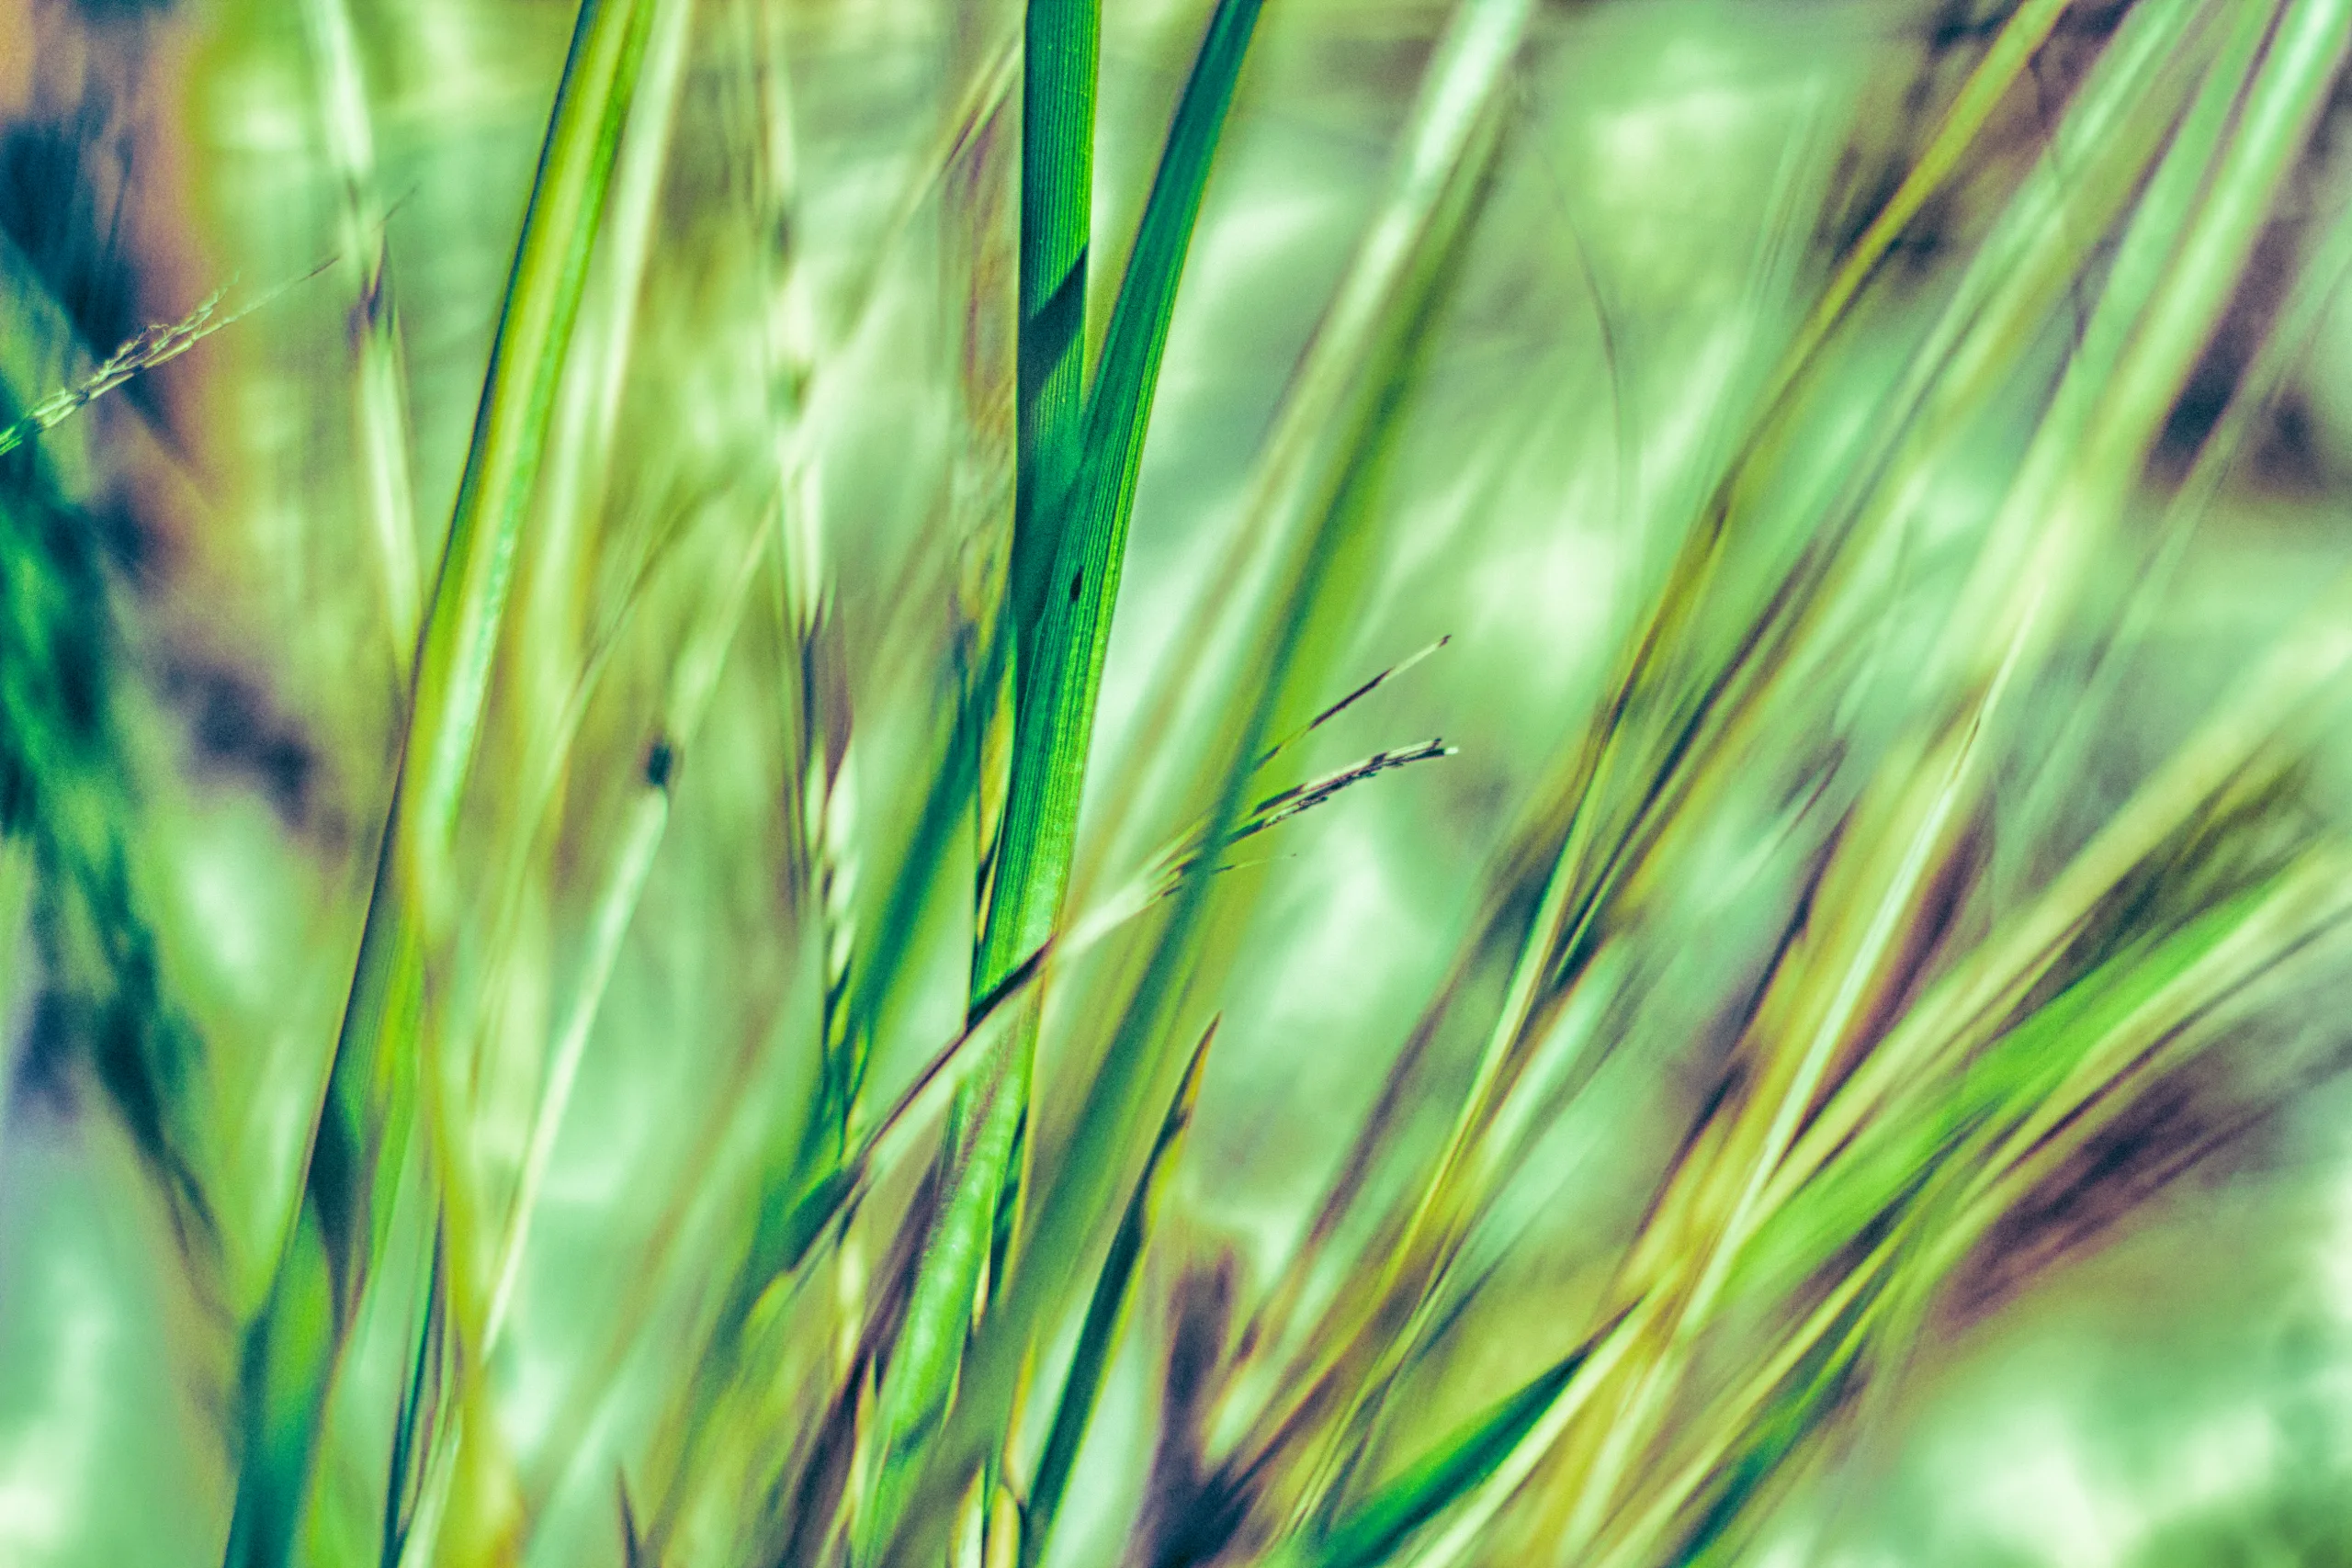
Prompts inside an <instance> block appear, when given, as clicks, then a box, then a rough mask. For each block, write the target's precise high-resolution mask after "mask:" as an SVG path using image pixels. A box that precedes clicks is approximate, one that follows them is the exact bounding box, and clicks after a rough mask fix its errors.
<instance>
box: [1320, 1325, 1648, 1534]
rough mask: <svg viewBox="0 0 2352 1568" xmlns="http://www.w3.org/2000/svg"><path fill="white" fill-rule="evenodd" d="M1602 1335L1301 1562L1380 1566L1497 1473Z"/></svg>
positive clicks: (1434, 1454) (1447, 1442)
mask: <svg viewBox="0 0 2352 1568" xmlns="http://www.w3.org/2000/svg"><path fill="white" fill-rule="evenodd" d="M1612 1326H1613V1325H1612ZM1607 1332H1608V1331H1604V1334H1603V1336H1600V1337H1605V1335H1606V1333H1607ZM1600 1337H1595V1338H1594V1339H1592V1340H1589V1341H1588V1342H1586V1343H1585V1344H1583V1345H1580V1346H1578V1347H1577V1348H1576V1349H1575V1350H1574V1351H1573V1352H1572V1353H1570V1354H1569V1355H1568V1356H1566V1357H1565V1358H1563V1359H1561V1360H1560V1361H1558V1362H1557V1363H1555V1365H1553V1366H1552V1367H1551V1368H1549V1369H1548V1370H1547V1371H1544V1373H1543V1374H1542V1375H1540V1376H1538V1377H1537V1378H1535V1379H1534V1380H1533V1381H1532V1382H1530V1383H1528V1384H1527V1386H1526V1387H1524V1388H1522V1389H1521V1390H1520V1391H1519V1392H1518V1393H1513V1394H1510V1395H1509V1396H1508V1397H1506V1398H1504V1399H1503V1400H1501V1401H1500V1402H1499V1403H1498V1404H1495V1405H1493V1406H1492V1407H1491V1408H1489V1409H1488V1410H1487V1411H1486V1412H1485V1413H1483V1414H1482V1415H1480V1416H1477V1417H1476V1418H1475V1419H1473V1420H1472V1421H1470V1422H1468V1423H1467V1424H1466V1425H1464V1427H1461V1428H1460V1429H1459V1430H1457V1431H1455V1432H1454V1433H1453V1434H1452V1435H1451V1436H1449V1437H1447V1438H1444V1439H1443V1440H1442V1441H1441V1442H1440V1443H1439V1444H1438V1445H1437V1447H1436V1448H1435V1449H1433V1450H1431V1451H1430V1453H1429V1454H1428V1455H1427V1456H1426V1457H1425V1458H1423V1459H1421V1460H1420V1461H1418V1462H1417V1463H1415V1464H1414V1465H1413V1466H1412V1467H1411V1468H1409V1469H1408V1470H1407V1471H1406V1472H1404V1473H1403V1474H1401V1475H1399V1476H1397V1478H1396V1479H1395V1480H1394V1481H1391V1482H1390V1483H1388V1484H1387V1485H1385V1486H1384V1487H1382V1488H1381V1489H1380V1490H1379V1491H1378V1492H1376V1493H1374V1495H1372V1496H1371V1497H1370V1498H1368V1499H1366V1500H1365V1501H1364V1503H1363V1505H1361V1506H1359V1507H1357V1508H1356V1509H1355V1511H1354V1512H1352V1513H1351V1514H1350V1515H1349V1516H1348V1517H1347V1518H1346V1519H1345V1520H1343V1521H1342V1522H1341V1523H1340V1524H1339V1525H1338V1526H1337V1527H1336V1528H1334V1529H1332V1530H1331V1532H1330V1533H1329V1535H1328V1536H1326V1537H1325V1538H1324V1539H1323V1540H1321V1541H1319V1542H1318V1543H1317V1545H1316V1546H1315V1547H1314V1548H1313V1549H1312V1550H1311V1551H1308V1552H1306V1554H1305V1556H1306V1561H1307V1562H1311V1563H1313V1564H1314V1565H1315V1568H1373V1564H1374V1563H1378V1562H1385V1561H1387V1559H1388V1558H1389V1557H1390V1556H1391V1555H1392V1554H1394V1553H1395V1551H1397V1548H1398V1547H1399V1546H1401V1545H1403V1544H1404V1541H1405V1539H1406V1538H1407V1537H1408V1536H1409V1535H1411V1534H1412V1533H1413V1532H1414V1531H1415V1530H1417V1529H1420V1528H1421V1527H1422V1526H1423V1525H1425V1524H1428V1523H1429V1522H1430V1520H1431V1519H1434V1518H1436V1517H1438V1516H1439V1515H1440V1514H1442V1513H1443V1512H1444V1511H1445V1510H1446V1509H1447V1508H1449V1507H1451V1506H1453V1504H1454V1503H1455V1502H1457V1501H1459V1500H1460V1499H1461V1498H1462V1497H1464V1495H1467V1494H1468V1493H1469V1492H1470V1491H1471V1490H1472V1489H1473V1488H1475V1487H1476V1486H1478V1485H1479V1484H1480V1483H1483V1482H1484V1481H1485V1480H1486V1479H1487V1477H1488V1476H1490V1475H1492V1474H1494V1473H1495V1472H1496V1471H1497V1470H1498V1469H1499V1468H1500V1467H1501V1465H1502V1463H1503V1461H1504V1460H1506V1459H1508V1458H1509V1457H1510V1452H1511V1450H1513V1449H1516V1448H1517V1447H1518V1446H1519V1445H1520V1443H1521V1440H1522V1439H1524V1438H1526V1437H1527V1435H1528V1434H1529V1433H1530V1432H1532V1431H1533V1430H1534V1429H1535V1427H1536V1424H1537V1423H1538V1422H1539V1421H1541V1420H1542V1419H1543V1418H1544V1412H1545V1411H1547V1410H1549V1409H1550V1408H1551V1407H1552V1405H1553V1404H1554V1402H1555V1401H1556V1400H1558V1398H1559V1397H1560V1395H1561V1394H1562V1393H1566V1390H1567V1387H1568V1384H1569V1383H1570V1382H1574V1381H1575V1379H1576V1375H1577V1372H1579V1371H1582V1370H1583V1369H1584V1365H1585V1363H1586V1362H1587V1361H1589V1360H1590V1359H1592V1352H1593V1349H1594V1348H1595V1346H1597V1345H1598V1344H1599V1343H1600Z"/></svg>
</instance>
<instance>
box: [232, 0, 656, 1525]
mask: <svg viewBox="0 0 2352 1568" xmlns="http://www.w3.org/2000/svg"><path fill="white" fill-rule="evenodd" d="M650 16H651V5H650V0H582V6H581V8H580V12H579V16H578V19H577V21H576V23H575V25H574V28H573V32H572V39H571V51H570V53H569V55H568V56H567V58H566V60H565V62H564V71H563V78H562V81H561V83H560V85H559V86H558V88H557V92H556V100H555V107H554V110H553V113H552V115H551V117H550V118H549V122H548V134H547V140H546V141H545V143H544V145H543V147H542V149H541V152H540V156H539V165H538V171H537V175H536V177H535V179H534V181H533V185H532V191H531V200H530V206H529V208H528V209H527V211H526V216H525V219H524V223H523V233H522V238H521V240H520V241H519V242H518V243H517V245H516V249H515V266H514V270H513V273H512V275H511V276H510V277H509V280H508V283H507V288H506V296H505V300H504V303H503V308H502V310H501V312H500V318H499V327H498V333H497V337H496V340H495V342H494V344H493V345H492V351H491V361H490V367H489V371H488V373H487V375H486V377H485V378H484V383H483V388H482V399H481V409H480V412H478V414H477V416H476V419H475V423H474V434H473V441H472V446H471V447H470V449H469V453H468V456H467V461H466V468H465V474H464V478H463V479H461V481H460V483H459V487H458V501H457V506H456V510H455V513H454V515H453V517H452V519H451V523H450V535H449V544H448V549H447V555H446V556H445V558H444V559H443V561H442V565H441V571H440V576H439V579H438V581H437V584H436V586H435V592H434V598H433V605H432V609H431V612H430V615H429V617H428V619H427V622H426V625H425V628H424V637H423V640H422V643H421V646H420V648H419V651H418V669H417V679H416V683H415V698H414V705H413V708H412V710H411V716H410V720H409V727H408V736H407V740H406V742H405V744H404V746H403V748H402V753H401V773H400V776H399V778H398V780H397V782H396V783H395V784H394V786H393V799H392V806H391V811H390V819H389V820H388V822H387V824H386V827H385V830H384V837H383V841H382V844H381V847H380V849H379V858H378V863H377V871H376V879H375V884H374V887H373V890H372V892H371V894H370V897H369V901H368V917H367V922H366V924H365V926H364V927H363V928H362V931H361V934H360V942H359V952H358V954H357V957H356V960H355V963H354V966H353V969H354V972H353V980H352V987H351V995H350V998H349V999H348V1001H347V1002H346V1004H345V1011H344V1018H343V1026H342V1029H341V1032H340V1033H339V1036H338V1038H337V1041H336V1043H335V1051H334V1063H333V1066H331V1068H330V1070H329V1073H328V1079H327V1084H326V1088H325V1099H324V1103H323V1104H322V1108H321V1111H320V1114H319V1116H318V1118H317V1122H316V1126H315V1130H314V1133H313V1135H312V1146H311V1150H310V1153H309V1157H308V1160H307V1163H306V1167H305V1175H304V1179H303V1194H302V1199H301V1203H300V1209H299V1211H298V1213H297V1214H296V1216H295V1219H294V1233H295V1234H294V1235H291V1236H290V1237H289V1238H288V1241H287V1242H286V1243H285V1244H284V1246H283V1247H281V1260H280V1262H279V1264H278V1266H277V1270H276V1273H275V1275H274V1277H273V1279H272V1280H271V1282H270V1287H269V1291H268V1294H267V1297H266V1300H265V1302H264V1303H263V1305H262V1308H261V1311H260V1312H259V1314H257V1315H256V1316H255V1318H254V1322H253V1324H252V1325H251V1326H250V1327H249V1328H248V1330H247V1335H246V1346H245V1351H244V1359H243V1378H242V1380H241V1389H240V1397H239V1405H240V1415H239V1420H240V1423H241V1425H242V1426H243V1429H244V1442H243V1450H244V1455H243V1471H242V1472H241V1473H240V1476H239V1479H238V1485H237V1501H236V1506H235V1510H234V1513H233V1514H232V1519H231V1524H230V1531H229V1540H228V1545H227V1548H226V1551H225V1555H224V1561H225V1562H228V1563H229V1564H231V1565H232V1568H279V1565H281V1564H283V1563H284V1562H286V1561H287V1560H288V1554H289V1553H290V1551H291V1550H292V1544H293V1534H294V1524H295V1518H296V1516H297V1514H298V1513H299V1511H300V1506H301V1502H302V1495H303V1492H304V1490H305V1487H306V1483H307V1478H308V1474H309V1470H310V1463H311V1452H312V1450H313V1449H314V1447H315V1445H316V1442H317V1427H318V1424H319V1416H320V1413H321V1411H322V1409H323V1407H324V1404H325V1401H326V1394H327V1389H328V1386H329V1384H330V1383H331V1382H332V1381H333V1377H334V1366H335V1363H336V1361H337V1359H338V1358H339V1356H340V1353H341V1347H342V1343H343V1340H344V1338H345V1335H346V1333H347V1331H348V1328H349V1325H350V1324H351V1322H352V1320H353V1315H354V1313H355V1311H356V1303H357V1296H358V1293H359V1292H360V1290H361V1289H362V1288H363V1287H364V1283H365V1279H366V1275H367V1271H368V1266H369V1264H370V1263H371V1262H372V1259H373V1257H374V1254H375V1253H376V1252H377V1250H379V1248H380V1247H381V1245H382V1235H381V1231H382V1227H383V1225H384V1224H385V1223H386V1218H387V1214H388V1212H389V1208H390V1205H388V1204H386V1205H381V1206H379V1205H378V1204H377V1203H376V1201H375V1196H376V1195H375V1192H374V1188H375V1185H376V1182H377V1179H378V1177H379V1173H380V1172H382V1171H386V1170H397V1169H398V1168H399V1167H400V1165H401V1156H400V1152H399V1151H401V1149H402V1148H403V1147H404V1145H405V1143H406V1134H407V1122H408V1120H409V1119H410V1117H411V1116H412V1115H413V1098H414V1091H413V1075H414V1072H415V1070H416V1066H417V1064H416V1060H415V1058H416V1056H417V1055H418V1054H419V1048H420V1044H421V1042H420V1041H419V1038H418V1035H419V1032H420V1026H421V1024H422V1021H423V1020H422V1011H423V996H422V990H423V973H422V969H423V964H424V949H425V928H426V924H427V920H428V917H429V909H428V908H427V906H428V903H429V901H430V898H431V897H432V896H433V895H434V894H435V890H436V889H437V888H438V887H439V885H440V876H441V873H442V870H443V863H444V862H445V860H446V857H447V848H448V842H449V838H450V835H451V833H452V831H453V829H454V827H455V824H456V818H457V812H458V797H459V793H460V791H461V790H462V788H463V786H464V783H465V778H466V774H467V772H468V770H469V766H470V764H471V761H472V758H473V751H474V742H475V739H476V738H477V737H478V735H479V733H480V730H481V717H482V709H483V706H484V705H485V703H486V701H487V698H488V693H489V682H490V667H491V661H492V657H493V656H494V654H495V652H496V649H497V646H498V637H499V628H500V626H501V624H502V621H503V611H504V608H505V602H506V596H507V590H508V588H509V587H510V585H511V583H512V581H513V575H514V568H515V555H516V552H517V550H518V548H519V547H520V543H521V534H522V528H523V523H524V519H525V516H526V512H527V509H528V507H529V504H530V500H531V491H532V486H533V481H534V479H536V477H537V472H538V468H539V464H540V461H541V459H542V457H544V455H545V449H546V443H547V434H548V423H549V416H550V413H551V412H552V407H553V403H554V398H555V390H556V387H557V384H558V382H559V380H560V377H561V374H562V368H563V362H564V356H565V350H566V348H567V346H568V344H569V341H570V336H571V325H572V322H573V321H574V319H575V318H576V316H577V314H578V311H579V307H580V298H581V293H582V287H583V285H584V283H585V280H586V276H587V271H588V258H589V254H590V252H591V250H592V249H593V247H594V243H595V236H596V231H597V227H598V221H597V220H598V219H599V218H600V216H601V214H602V211H603V205H604V197H605V189H606V186H607V184H608V182H609V180H610V176H611V173H612V168H613V164H614V161H615V157H616V152H617V150H618V146H619V141H620V134H621V129H622V126H623V124H624V122H625V121H626V118H627V116H628V104H629V98H630V93H631V89H632V87H633V85H634V82H635V76H636V67H637V62H638V60H639V55H640V53H641V51H642V50H643V46H644V40H645V34H646V27H647V23H648V22H649V20H650ZM312 1247H316V1248H317V1249H318V1253H319V1258H320V1262H321V1264H322V1268H321V1269H318V1270H315V1271H314V1270H313V1269H310V1268H306V1267H298V1266H296V1263H295V1259H296V1258H298V1257H299V1256H302V1255H307V1254H308V1253H309V1252H310V1250H311V1248H312Z"/></svg>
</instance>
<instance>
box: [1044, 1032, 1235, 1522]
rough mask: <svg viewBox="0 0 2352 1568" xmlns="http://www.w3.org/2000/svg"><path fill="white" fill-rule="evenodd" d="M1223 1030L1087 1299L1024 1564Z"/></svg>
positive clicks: (1107, 1352) (1049, 1516)
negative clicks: (1172, 1157)
mask: <svg viewBox="0 0 2352 1568" xmlns="http://www.w3.org/2000/svg"><path fill="white" fill-rule="evenodd" d="M1215 1039H1216V1024H1215V1023H1211V1024H1210V1025H1209V1027H1208V1028H1207V1030H1206V1031H1204V1032H1203V1033H1202V1035H1201V1043H1199V1044H1198V1045H1195V1046H1194V1047H1193V1059H1192V1061H1191V1062H1190V1063H1189V1064H1187V1065H1186V1066H1185V1068H1184V1079H1183V1082H1182V1083H1181V1084H1179V1085H1178V1086H1177V1089H1176V1098H1175V1099H1174V1100H1172V1101H1170V1104H1169V1107H1168V1114H1167V1116H1166V1117H1164V1118H1163V1119H1162V1120H1161V1122H1160V1123H1159V1138H1158V1139H1157V1140H1155V1141H1154V1142H1153V1144H1152V1147H1151V1157H1150V1159H1149V1160H1148V1162H1147V1163H1146V1164H1145V1166H1144V1168H1143V1174H1142V1175H1141V1176H1139V1177H1137V1178H1136V1187H1135V1191H1134V1193H1133V1195H1131V1196H1130V1197H1129V1198H1128V1199H1127V1210H1126V1213H1125V1215H1123V1216H1122V1217H1121V1219H1120V1221H1119V1229H1118V1234H1117V1235H1114V1237H1113V1238H1112V1240H1111V1250H1110V1253H1109V1254H1108V1256H1106V1257H1105V1258H1103V1269H1102V1272H1101V1273H1099V1274H1097V1275H1096V1276H1095V1279H1094V1294H1093V1297H1092V1298H1091V1300H1090V1301H1088V1303H1086V1322H1085V1324H1084V1325H1083V1326H1082V1327H1081V1328H1080V1330H1079V1335H1078V1348H1077V1349H1076V1350H1075V1351H1074V1352H1072V1354H1071V1356H1070V1363H1069V1375H1068V1377H1066V1378H1065V1379H1064V1380H1063V1382H1062V1394H1061V1398H1060V1399H1059V1400H1058V1401H1057V1403H1056V1404H1055V1407H1054V1424H1053V1426H1052V1427H1051V1428H1050V1429H1049V1430H1048V1431H1047V1433H1046V1450H1045V1452H1044V1454H1043V1455H1042V1456H1040V1458H1039V1459H1038V1461H1037V1473H1036V1477H1035V1480H1033V1481H1032V1482H1031V1483H1030V1485H1029V1497H1028V1502H1027V1505H1026V1506H1024V1507H1023V1510H1022V1517H1021V1554H1020V1559H1019V1564H1020V1568H1036V1564H1037V1563H1038V1562H1041V1561H1043V1560H1044V1558H1045V1555H1046V1545H1047V1543H1048V1542H1049V1541H1050V1540H1051V1539H1052V1537H1053V1531H1054V1519H1055V1517H1056V1516H1057V1514H1058V1513H1059V1512H1060V1510H1061V1503H1062V1494H1063V1493H1064V1491H1066V1490H1067V1489H1068V1487H1069V1475H1070V1471H1071V1469H1072V1467H1073V1466H1075V1465H1076V1464H1077V1462H1078V1449H1079V1444H1080V1441H1081V1440H1083V1439H1084V1438H1085V1436H1086V1424H1087V1421H1088V1419H1089V1418H1090V1417H1091V1416H1093V1414H1094V1402H1095V1401H1096V1399H1097V1398H1099V1397H1100V1396H1101V1394H1102V1392H1103V1376H1104V1374H1106V1373H1107V1372H1108V1371H1110V1369H1111V1351H1112V1348H1113V1346H1114V1342H1115V1340H1116V1339H1117V1337H1118V1332H1119V1320H1120V1318H1121V1316H1122V1315H1123V1314H1124V1312H1125V1307H1126V1303H1127V1296H1128V1293H1129V1292H1130V1291H1131V1290H1132V1289H1133V1288H1134V1285H1135V1277H1136V1265H1137V1264H1139V1263H1140V1262H1142V1260H1143V1250H1144V1244H1145V1242H1146V1241H1147V1240H1148V1239H1149V1235H1150V1230H1151V1213H1152V1202H1153V1198H1154V1196H1155V1195H1156V1194H1157V1192H1158V1191H1159V1181H1160V1178H1161V1177H1162V1176H1163V1175H1164V1174H1165V1173H1166V1171H1167V1169H1168V1166H1169V1156H1170V1154H1171V1153H1172V1152H1173V1151H1174V1149H1175V1147H1176V1145H1177V1142H1178V1140H1179V1139H1181V1138H1182V1136H1183V1134H1184V1129H1185V1128H1186V1127H1187V1126H1189V1125H1190V1124H1191V1123H1192V1120H1193V1103H1194V1101H1195V1100H1197V1099H1198V1098H1199V1096H1200V1089H1201V1069H1202V1068H1203V1067H1204V1066H1207V1064H1208V1055H1209V1043H1210V1042H1211V1041H1213V1040H1215Z"/></svg>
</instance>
